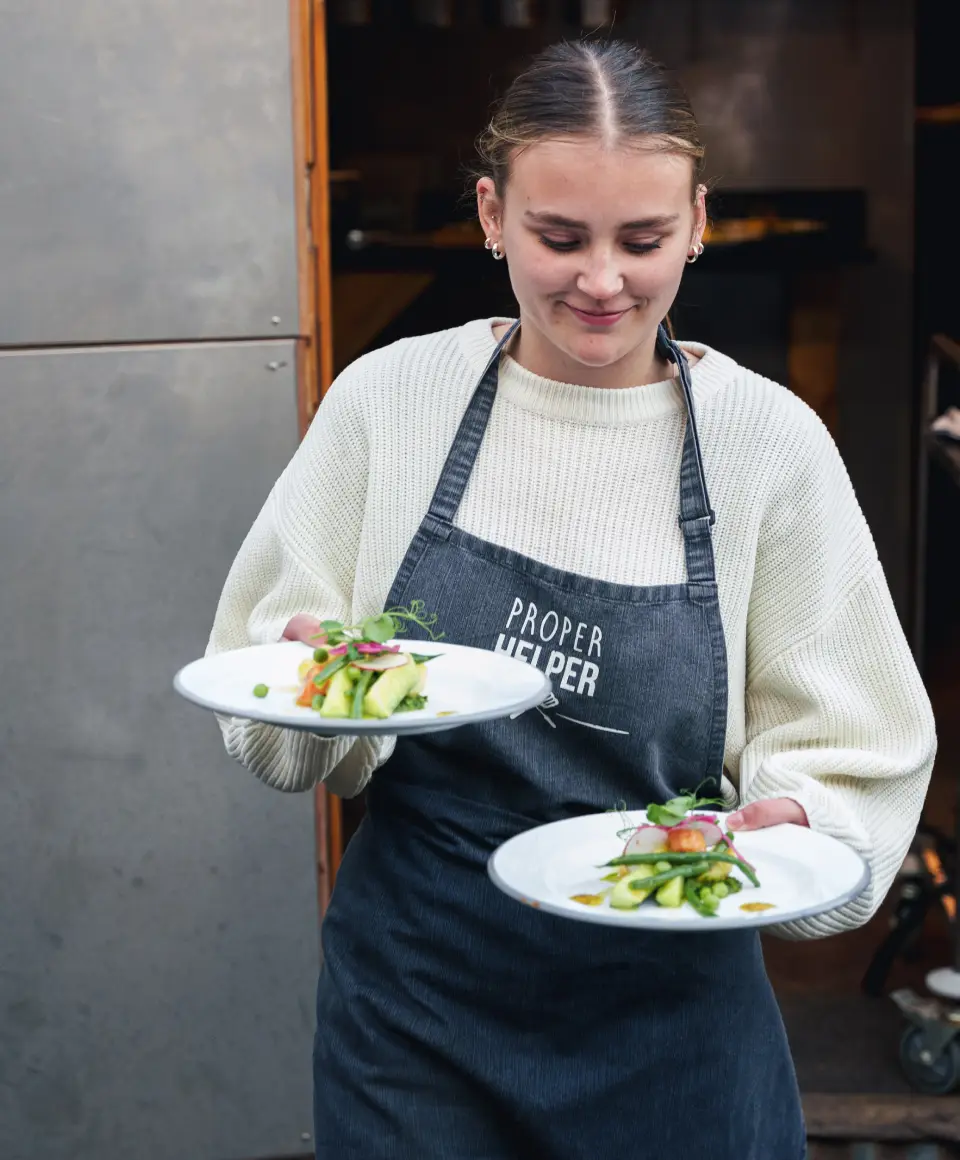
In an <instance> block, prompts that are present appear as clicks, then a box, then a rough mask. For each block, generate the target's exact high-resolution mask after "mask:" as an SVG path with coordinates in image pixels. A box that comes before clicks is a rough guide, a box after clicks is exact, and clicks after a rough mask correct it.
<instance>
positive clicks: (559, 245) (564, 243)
mask: <svg viewBox="0 0 960 1160" xmlns="http://www.w3.org/2000/svg"><path fill="white" fill-rule="evenodd" d="M540 241H541V242H543V244H544V245H545V246H547V247H549V249H551V250H557V251H558V252H559V253H561V254H568V253H569V252H570V251H571V250H575V249H576V248H577V246H579V245H580V243H579V242H578V241H577V239H576V238H567V239H566V240H564V239H562V238H548V237H547V236H546V235H545V234H541V235H540Z"/></svg>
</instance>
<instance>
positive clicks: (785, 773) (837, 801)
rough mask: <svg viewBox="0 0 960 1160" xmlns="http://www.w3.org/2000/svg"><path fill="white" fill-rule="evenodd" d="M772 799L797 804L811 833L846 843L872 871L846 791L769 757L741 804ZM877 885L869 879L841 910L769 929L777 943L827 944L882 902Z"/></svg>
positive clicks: (869, 849) (864, 835)
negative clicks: (830, 937)
mask: <svg viewBox="0 0 960 1160" xmlns="http://www.w3.org/2000/svg"><path fill="white" fill-rule="evenodd" d="M770 798H789V799H790V800H791V801H795V802H796V803H797V804H798V805H800V806H801V807H802V808H803V810H804V811H805V813H806V815H807V821H808V822H809V824H810V829H811V830H815V831H816V832H817V833H820V834H826V835H828V836H829V837H831V838H836V839H837V840H838V841H840V842H843V843H844V845H846V846H849V847H851V849H853V850H855V851H856V852H857V853H858V854H860V856H861V857H862V858H863V859H864V860H865V861H866V863H867V865H868V866H870V865H871V862H872V858H873V853H874V849H873V840H872V838H871V837H870V834H869V833H868V832H867V830H866V829H865V827H864V826H863V824H862V823H861V822H860V820H859V819H858V818H857V817H856V815H855V814H854V813H853V811H852V810H851V809H850V807H849V806H848V805H847V804H846V803H845V802H844V800H843V794H842V791H839V790H836V789H833V788H831V787H829V786H826V785H824V784H823V783H822V782H821V781H818V780H817V779H816V778H814V777H811V776H810V775H809V774H805V773H799V772H798V771H797V770H795V769H791V768H790V767H789V765H788V764H787V762H786V761H785V760H784V759H782V758H777V757H769V758H767V760H766V761H764V762H763V764H762V765H761V767H760V768H759V769H758V770H757V772H756V775H755V776H754V777H753V778H752V779H751V782H750V785H749V787H748V789H747V790H746V792H745V793H744V794H743V797H742V800H741V803H740V804H741V806H745V805H750V804H751V803H752V802H755V801H760V800H769V799H770ZM874 885H875V884H874V882H873V880H872V878H871V881H870V882H869V883H868V884H867V886H866V887H865V888H864V890H863V891H862V893H861V894H859V895H858V896H857V897H856V898H854V899H852V900H851V901H850V902H848V903H846V904H845V905H844V906H842V907H840V908H839V909H837V910H831V911H827V912H825V913H824V914H820V915H817V916H815V917H814V918H806V919H800V920H798V921H797V922H791V923H783V924H778V925H775V926H771V927H768V928H767V929H768V931H769V933H770V934H773V935H776V936H777V937H779V938H784V939H790V940H799V939H815V938H825V937H827V936H828V935H833V934H842V933H844V932H846V931H849V930H851V929H853V928H855V927H859V926H862V925H863V924H864V923H865V922H867V921H868V920H869V919H870V917H871V916H872V915H873V913H874V911H875V910H876V908H877V906H878V905H879V903H880V901H881V899H879V898H877V897H876V892H875V889H874Z"/></svg>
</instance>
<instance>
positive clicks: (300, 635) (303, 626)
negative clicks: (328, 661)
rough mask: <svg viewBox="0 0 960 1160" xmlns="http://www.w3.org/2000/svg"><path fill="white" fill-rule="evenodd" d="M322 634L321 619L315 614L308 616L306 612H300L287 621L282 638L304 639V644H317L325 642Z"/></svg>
mask: <svg viewBox="0 0 960 1160" xmlns="http://www.w3.org/2000/svg"><path fill="white" fill-rule="evenodd" d="M322 636H323V629H322V628H321V626H320V621H319V620H317V618H316V617H315V616H307V614H306V613H305V612H298V613H297V615H296V616H294V617H293V618H292V619H290V620H288V621H287V627H286V628H285V629H284V630H283V638H282V639H283V640H302V641H303V643H304V644H310V645H314V646H316V645H319V644H322V643H323V642H322V640H321V639H320V637H322Z"/></svg>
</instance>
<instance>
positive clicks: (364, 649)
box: [327, 640, 400, 657]
mask: <svg viewBox="0 0 960 1160" xmlns="http://www.w3.org/2000/svg"><path fill="white" fill-rule="evenodd" d="M353 647H354V648H355V649H356V650H357V652H358V653H360V655H361V656H375V657H378V656H380V655H381V653H393V654H396V653H399V652H400V646H399V645H398V644H391V645H386V644H372V643H371V642H370V641H367V640H361V641H356V642H354V644H353ZM327 653H328V654H329V655H330V656H332V657H342V656H346V653H347V645H345V644H338V645H337V646H336V647H335V648H328V649H327Z"/></svg>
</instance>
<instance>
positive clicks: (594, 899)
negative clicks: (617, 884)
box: [570, 894, 604, 906]
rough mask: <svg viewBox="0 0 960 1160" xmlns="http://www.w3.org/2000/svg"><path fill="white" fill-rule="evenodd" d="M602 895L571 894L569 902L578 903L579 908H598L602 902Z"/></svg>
mask: <svg viewBox="0 0 960 1160" xmlns="http://www.w3.org/2000/svg"><path fill="white" fill-rule="evenodd" d="M603 899H604V895H602V894H571V895H570V901H571V902H579V903H580V904H581V906H599V905H600V903H601V902H603Z"/></svg>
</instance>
